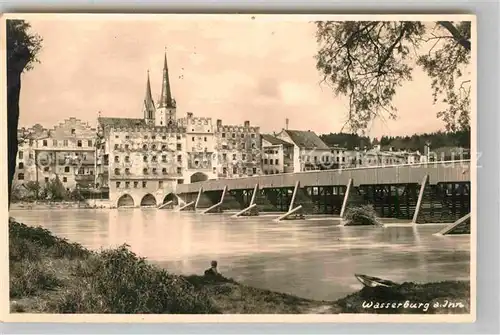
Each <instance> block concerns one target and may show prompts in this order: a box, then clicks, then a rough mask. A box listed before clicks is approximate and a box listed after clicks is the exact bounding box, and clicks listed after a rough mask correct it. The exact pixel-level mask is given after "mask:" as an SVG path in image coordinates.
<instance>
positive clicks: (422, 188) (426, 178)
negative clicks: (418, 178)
mask: <svg viewBox="0 0 500 335" xmlns="http://www.w3.org/2000/svg"><path fill="white" fill-rule="evenodd" d="M428 183H429V175H428V174H426V175H425V176H424V179H423V180H422V184H420V192H418V200H417V206H416V207H415V213H414V214H413V220H412V221H411V222H412V223H413V224H415V223H417V221H418V215H419V214H420V209H421V208H422V200H424V193H425V188H426V187H427V184H428Z"/></svg>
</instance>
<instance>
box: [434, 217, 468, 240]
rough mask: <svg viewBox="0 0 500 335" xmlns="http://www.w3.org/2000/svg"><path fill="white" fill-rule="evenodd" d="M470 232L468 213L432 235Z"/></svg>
mask: <svg viewBox="0 0 500 335" xmlns="http://www.w3.org/2000/svg"><path fill="white" fill-rule="evenodd" d="M461 234H470V213H469V214H467V215H465V216H463V217H461V218H460V219H458V220H457V221H455V222H453V223H450V224H448V225H447V226H446V227H444V228H443V229H442V230H440V231H439V232H437V233H436V234H434V235H461Z"/></svg>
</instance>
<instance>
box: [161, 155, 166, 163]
mask: <svg viewBox="0 0 500 335" xmlns="http://www.w3.org/2000/svg"><path fill="white" fill-rule="evenodd" d="M161 161H162V163H166V162H167V155H161Z"/></svg>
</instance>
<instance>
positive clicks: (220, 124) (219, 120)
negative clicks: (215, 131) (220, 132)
mask: <svg viewBox="0 0 500 335" xmlns="http://www.w3.org/2000/svg"><path fill="white" fill-rule="evenodd" d="M217 127H222V120H221V119H217Z"/></svg>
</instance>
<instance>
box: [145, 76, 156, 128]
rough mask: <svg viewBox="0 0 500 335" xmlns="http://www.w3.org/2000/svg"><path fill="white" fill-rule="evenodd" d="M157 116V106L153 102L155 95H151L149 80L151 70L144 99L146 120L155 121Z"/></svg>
mask: <svg viewBox="0 0 500 335" xmlns="http://www.w3.org/2000/svg"><path fill="white" fill-rule="evenodd" d="M154 115H155V104H154V101H153V95H152V94H151V82H150V80H149V70H148V80H147V82H146V96H145V97H144V118H145V119H154Z"/></svg>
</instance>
